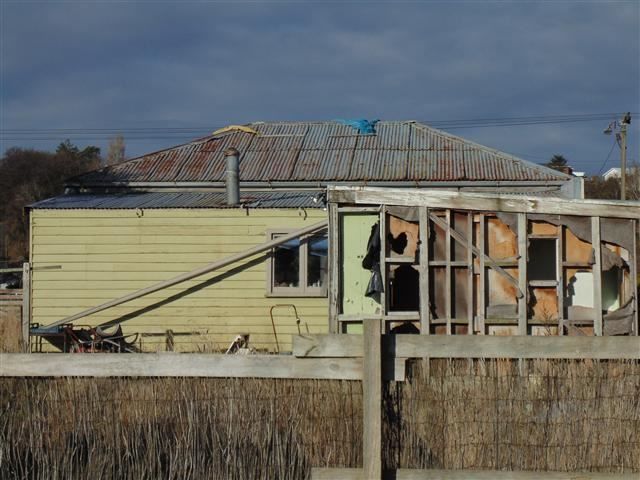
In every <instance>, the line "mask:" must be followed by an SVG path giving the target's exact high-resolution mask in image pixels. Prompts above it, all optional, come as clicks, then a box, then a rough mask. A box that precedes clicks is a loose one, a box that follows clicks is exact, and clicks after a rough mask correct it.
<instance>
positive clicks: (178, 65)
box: [0, 0, 640, 174]
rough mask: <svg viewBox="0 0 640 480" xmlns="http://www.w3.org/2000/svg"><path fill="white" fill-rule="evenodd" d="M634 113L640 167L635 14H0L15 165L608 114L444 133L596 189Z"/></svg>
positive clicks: (614, 162)
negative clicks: (266, 135) (323, 128)
mask: <svg viewBox="0 0 640 480" xmlns="http://www.w3.org/2000/svg"><path fill="white" fill-rule="evenodd" d="M627 111H631V112H632V114H633V117H632V123H631V125H630V127H629V129H628V160H629V161H630V162H631V161H640V158H639V157H640V155H639V153H638V152H639V146H640V2H639V1H637V0H633V1H582V2H578V1H561V0H558V1H554V2H550V1H537V2H526V1H517V2H516V1H513V2H510V1H500V2H498V1H494V2H489V1H488V2H480V1H466V2H465V1H447V2H435V1H393V2H391V1H375V0H370V1H347V0H343V1H331V0H325V1H274V0H271V1H268V0H265V1H242V0H235V1H233V2H231V1H188V0H187V1H181V2H173V1H163V0H155V1H92V0H84V1H81V0H66V1H61V0H59V1H56V0H49V1H47V2H41V1H29V0H21V1H12V0H0V151H1V152H4V151H5V150H6V149H8V148H10V147H23V148H36V149H44V150H53V149H55V147H56V145H57V144H59V143H60V142H61V141H62V140H64V139H65V138H69V139H70V140H71V141H72V142H73V143H75V144H76V145H78V146H80V147H81V148H82V147H84V146H86V145H97V146H99V147H101V148H102V149H103V152H105V151H106V148H107V145H108V141H109V138H110V137H113V136H115V135H116V134H118V133H121V134H122V135H123V136H124V140H125V144H126V155H127V157H135V156H138V155H142V154H144V153H148V152H151V151H155V150H159V149H162V148H166V147H169V146H171V145H177V144H180V143H184V142H186V141H188V140H190V139H193V138H197V137H201V136H204V135H206V134H207V133H209V132H212V131H214V130H217V129H218V128H221V127H224V126H226V125H230V124H244V123H249V122H253V121H274V120H282V121H297V120H333V119H338V118H369V119H382V120H418V121H424V122H425V123H427V124H433V125H437V124H438V122H440V123H442V122H443V121H448V120H471V119H496V118H511V117H533V116H540V117H545V118H547V117H550V116H554V117H555V116H560V115H584V114H609V115H607V116H603V117H599V118H598V119H597V120H595V121H587V122H567V123H557V124H556V123H543V124H538V125H518V126H500V127H497V126H475V127H472V128H443V129H444V130H446V131H449V132H450V133H453V134H455V135H459V136H462V137H465V138H469V139H471V140H474V141H476V142H478V143H481V144H484V145H487V146H490V147H492V148H496V149H498V150H502V151H505V152H508V153H511V154H514V155H516V156H519V157H521V158H524V159H526V160H529V161H533V162H536V163H542V162H545V161H548V160H549V158H550V157H551V156H552V155H555V154H560V155H563V156H564V157H565V158H567V159H568V161H569V163H570V164H571V165H572V166H573V167H574V168H575V169H576V170H581V171H585V172H587V174H597V173H598V172H604V171H606V170H607V169H608V168H610V167H615V166H619V161H620V150H619V147H618V146H617V145H616V144H615V139H614V137H612V136H606V135H604V134H603V130H604V129H605V128H606V127H607V125H608V124H609V122H610V121H613V120H616V119H619V118H620V117H621V115H622V113H623V112H627ZM477 123H481V122H475V124H476V125H477ZM458 126H459V125H458ZM450 127H451V125H450Z"/></svg>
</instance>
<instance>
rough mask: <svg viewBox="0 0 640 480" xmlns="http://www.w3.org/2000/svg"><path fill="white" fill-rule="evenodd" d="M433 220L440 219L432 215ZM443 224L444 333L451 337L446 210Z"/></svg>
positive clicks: (449, 217)
mask: <svg viewBox="0 0 640 480" xmlns="http://www.w3.org/2000/svg"><path fill="white" fill-rule="evenodd" d="M434 217H435V218H438V220H440V218H439V217H438V216H436V215H434ZM444 218H445V223H446V226H445V228H444V241H445V244H444V261H445V267H444V318H445V319H446V321H447V324H446V327H445V332H446V334H447V335H451V305H452V303H453V302H452V298H451V297H452V295H451V230H453V229H452V228H451V210H450V209H447V210H446V212H445V217H444Z"/></svg>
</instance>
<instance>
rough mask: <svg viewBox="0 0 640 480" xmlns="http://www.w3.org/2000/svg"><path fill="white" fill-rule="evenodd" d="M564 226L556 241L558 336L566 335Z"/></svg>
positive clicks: (561, 227) (559, 228)
mask: <svg viewBox="0 0 640 480" xmlns="http://www.w3.org/2000/svg"><path fill="white" fill-rule="evenodd" d="M564 234H565V232H564V225H559V226H558V240H557V241H556V278H557V279H558V286H557V288H556V296H557V297H558V335H564V264H563V262H564Z"/></svg>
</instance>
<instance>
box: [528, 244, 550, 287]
mask: <svg viewBox="0 0 640 480" xmlns="http://www.w3.org/2000/svg"><path fill="white" fill-rule="evenodd" d="M556 269H557V266H556V240H555V239H547V238H544V239H541V238H530V239H529V263H528V264H527V270H528V273H527V274H528V276H529V280H534V281H538V280H541V281H552V280H556V276H557V272H556Z"/></svg>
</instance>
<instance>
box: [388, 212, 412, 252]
mask: <svg viewBox="0 0 640 480" xmlns="http://www.w3.org/2000/svg"><path fill="white" fill-rule="evenodd" d="M387 219H388V220H387V221H388V223H387V225H388V229H389V235H388V236H387V256H388V257H402V256H403V257H414V258H415V256H416V251H417V250H418V243H419V241H420V226H419V225H418V223H417V222H408V221H406V220H403V219H401V218H398V217H395V216H393V215H389V216H388V217H387Z"/></svg>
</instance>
